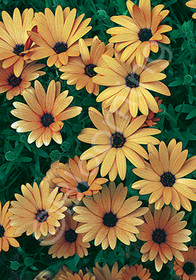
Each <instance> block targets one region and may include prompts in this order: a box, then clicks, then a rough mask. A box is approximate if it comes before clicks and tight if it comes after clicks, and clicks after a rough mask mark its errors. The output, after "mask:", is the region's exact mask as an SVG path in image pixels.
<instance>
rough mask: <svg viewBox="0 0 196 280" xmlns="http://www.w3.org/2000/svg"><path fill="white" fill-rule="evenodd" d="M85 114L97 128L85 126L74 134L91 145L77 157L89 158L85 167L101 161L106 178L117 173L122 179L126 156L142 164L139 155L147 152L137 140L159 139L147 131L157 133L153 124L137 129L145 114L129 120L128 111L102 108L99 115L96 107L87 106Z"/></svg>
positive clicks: (101, 170)
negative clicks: (112, 111) (91, 145)
mask: <svg viewBox="0 0 196 280" xmlns="http://www.w3.org/2000/svg"><path fill="white" fill-rule="evenodd" d="M89 117H90V119H91V121H92V122H93V124H94V125H95V126H96V128H97V129H94V128H85V129H83V130H82V131H81V134H80V135H79V136H78V139H79V140H81V141H83V142H86V143H89V144H93V145H95V146H93V147H91V148H90V149H88V150H87V151H85V152H84V153H83V154H82V155H81V157H80V159H81V160H85V159H90V160H89V161H88V163H87V169H88V170H91V169H93V168H95V167H96V166H98V165H100V163H102V165H101V169H100V172H101V176H102V177H104V176H105V175H106V174H108V173H109V178H110V180H111V181H114V180H115V178H116V176H117V174H118V173H119V176H120V178H121V179H122V180H124V179H125V176H126V170H127V168H126V158H127V159H128V160H129V161H130V162H131V163H132V164H133V165H135V166H137V167H143V168H144V167H145V165H144V160H143V158H146V159H148V155H147V153H146V150H145V149H144V148H143V147H141V146H140V145H139V144H147V143H149V142H153V143H154V144H158V143H159V140H157V139H156V138H154V137H152V136H151V135H155V134H159V133H160V130H158V129H154V128H142V129H141V126H142V125H143V124H144V122H145V120H146V117H145V116H139V117H138V118H137V119H136V120H134V121H133V122H132V123H130V120H131V117H130V115H129V114H127V115H123V116H121V115H120V114H119V113H118V112H116V113H114V114H112V113H111V112H110V111H108V110H104V109H103V116H102V114H101V113H100V112H99V111H97V110H96V109H94V108H92V107H90V108H89Z"/></svg>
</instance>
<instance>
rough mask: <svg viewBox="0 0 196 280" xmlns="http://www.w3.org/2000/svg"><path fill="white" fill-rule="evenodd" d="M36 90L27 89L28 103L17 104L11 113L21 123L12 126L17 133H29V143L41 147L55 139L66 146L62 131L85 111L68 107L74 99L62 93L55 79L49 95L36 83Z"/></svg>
mask: <svg viewBox="0 0 196 280" xmlns="http://www.w3.org/2000/svg"><path fill="white" fill-rule="evenodd" d="M34 86H35V89H34V88H32V89H29V90H26V92H24V93H23V97H24V99H25V101H26V103H27V104H24V103H21V102H14V103H13V105H14V107H15V108H16V109H14V110H12V111H11V113H12V115H14V116H15V117H17V118H20V119H21V120H20V121H16V122H14V123H13V124H12V125H11V127H12V128H14V129H16V131H17V132H29V131H31V133H30V134H29V136H28V143H29V144H31V143H33V142H34V141H36V146H37V147H38V148H40V147H41V146H42V145H43V144H44V145H45V146H48V145H49V144H50V142H51V139H52V138H53V140H54V141H55V142H57V143H58V144H61V143H62V136H61V133H60V130H61V129H62V127H63V122H62V121H64V120H67V119H70V118H73V117H75V116H77V115H79V114H80V112H81V110H82V108H81V107H78V106H73V107H70V108H67V107H68V106H69V104H70V103H71V102H72V100H73V97H72V96H69V97H67V95H68V90H65V91H63V92H62V93H60V92H61V86H60V83H59V82H56V83H55V81H54V80H52V81H51V82H50V84H49V86H48V89H47V93H45V90H44V88H43V86H42V85H41V83H40V82H39V81H35V84H34Z"/></svg>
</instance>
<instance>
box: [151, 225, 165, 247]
mask: <svg viewBox="0 0 196 280" xmlns="http://www.w3.org/2000/svg"><path fill="white" fill-rule="evenodd" d="M152 240H153V241H154V242H155V243H158V244H161V243H164V242H165V240H166V233H165V231H164V230H163V229H160V228H157V229H155V230H154V231H153V234H152Z"/></svg>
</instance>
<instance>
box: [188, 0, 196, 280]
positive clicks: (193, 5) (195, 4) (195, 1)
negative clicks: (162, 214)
mask: <svg viewBox="0 0 196 280" xmlns="http://www.w3.org/2000/svg"><path fill="white" fill-rule="evenodd" d="M186 6H187V7H190V8H193V9H196V0H191V1H188V2H186ZM192 18H194V19H196V13H194V14H193V15H192ZM187 280H188V279H187Z"/></svg>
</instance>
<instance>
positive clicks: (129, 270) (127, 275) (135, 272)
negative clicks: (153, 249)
mask: <svg viewBox="0 0 196 280" xmlns="http://www.w3.org/2000/svg"><path fill="white" fill-rule="evenodd" d="M121 272H122V278H121V279H122V280H152V278H150V275H151V273H150V271H149V269H147V268H144V267H143V266H142V265H141V264H140V265H138V264H135V265H132V266H130V267H129V266H128V265H126V266H124V267H123V268H122V269H121Z"/></svg>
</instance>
